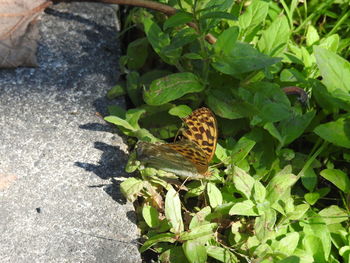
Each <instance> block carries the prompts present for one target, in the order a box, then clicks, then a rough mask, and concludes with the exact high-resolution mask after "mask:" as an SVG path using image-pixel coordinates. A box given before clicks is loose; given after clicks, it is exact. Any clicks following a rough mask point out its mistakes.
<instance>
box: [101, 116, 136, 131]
mask: <svg viewBox="0 0 350 263" xmlns="http://www.w3.org/2000/svg"><path fill="white" fill-rule="evenodd" d="M104 120H105V121H108V122H110V123H113V124H115V125H117V126H121V127H123V128H125V129H127V130H130V131H136V130H137V129H136V128H134V127H133V126H131V125H130V123H128V122H127V121H126V120H124V119H122V118H119V117H117V116H107V117H104Z"/></svg>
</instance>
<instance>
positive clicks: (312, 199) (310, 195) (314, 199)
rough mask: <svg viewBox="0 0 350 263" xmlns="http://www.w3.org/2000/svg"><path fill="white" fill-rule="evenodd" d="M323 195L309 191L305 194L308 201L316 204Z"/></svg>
mask: <svg viewBox="0 0 350 263" xmlns="http://www.w3.org/2000/svg"><path fill="white" fill-rule="evenodd" d="M320 197H321V195H320V193H318V192H314V193H307V194H305V195H304V198H305V201H306V202H308V203H309V204H310V205H314V204H316V202H317V201H318V199H320Z"/></svg>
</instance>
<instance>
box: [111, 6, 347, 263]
mask: <svg viewBox="0 0 350 263" xmlns="http://www.w3.org/2000/svg"><path fill="white" fill-rule="evenodd" d="M168 4H169V5H172V6H173V7H175V8H177V9H178V10H179V11H178V12H177V13H176V14H175V15H173V16H171V17H170V18H166V17H165V16H164V15H162V14H159V13H153V12H150V11H146V10H144V9H135V10H133V12H132V13H131V14H130V15H129V18H130V20H132V21H134V23H135V24H136V27H137V28H139V30H142V31H143V32H144V35H141V37H140V38H137V39H136V40H134V41H133V42H131V43H130V44H129V45H128V47H127V51H126V55H125V56H123V57H122V58H121V68H122V69H123V72H124V73H125V83H124V87H123V88H124V90H125V92H126V93H127V94H128V96H129V98H130V100H131V102H132V104H133V105H134V108H132V109H129V110H127V111H125V110H122V109H120V108H118V107H115V106H113V107H111V108H110V112H111V116H108V117H106V118H105V119H106V120H107V121H109V122H111V123H114V124H116V125H118V126H119V127H120V130H121V131H122V132H124V133H125V134H126V135H128V136H131V137H134V138H137V139H139V140H146V141H151V142H156V141H160V140H168V139H171V138H173V137H174V136H175V135H176V133H177V131H178V129H179V127H180V125H181V121H180V118H179V117H184V116H186V115H187V114H188V113H189V108H188V106H189V107H190V108H192V109H196V108H198V107H199V106H202V105H206V107H209V108H210V109H211V110H212V111H213V112H214V113H215V114H216V116H217V119H218V124H219V131H220V139H219V142H218V146H217V150H216V157H215V158H214V162H213V163H215V164H219V165H218V166H217V167H213V168H212V171H213V174H212V176H211V177H210V178H209V179H208V180H205V181H200V180H192V181H189V182H186V183H185V184H184V185H181V182H180V181H179V180H178V179H177V177H174V178H173V179H172V180H170V181H169V178H168V177H169V174H167V173H165V172H163V171H158V170H155V169H152V168H144V167H143V166H140V163H139V162H138V161H137V160H135V154H134V153H132V154H131V156H130V160H129V163H128V165H127V171H128V172H135V171H138V173H139V174H140V175H141V178H142V179H141V178H139V177H133V178H129V179H128V180H126V181H124V182H123V183H122V185H121V189H122V191H123V193H124V194H125V196H126V197H127V198H128V200H130V201H138V202H137V207H136V209H137V212H138V214H139V226H140V228H141V230H142V234H143V236H144V237H145V238H146V241H145V243H144V244H143V246H142V247H141V251H142V252H143V251H146V250H147V249H149V248H152V249H153V250H154V251H156V252H157V253H158V254H159V260H160V261H161V262H245V261H246V262H251V261H253V260H256V261H257V262H350V243H349V242H350V234H349V220H348V219H349V192H350V181H349V177H348V174H349V163H350V150H349V149H350V115H349V109H350V64H349V62H348V61H346V60H345V59H344V58H342V57H341V56H343V57H345V58H347V57H348V56H349V48H348V43H349V39H350V38H349V36H348V35H349V30H348V27H347V25H348V24H349V22H350V21H349V19H348V17H349V14H350V13H349V12H350V10H349V7H348V3H346V1H344V2H342V1H323V2H322V3H321V4H320V3H319V1H304V2H303V3H300V2H299V1H296V0H291V1H279V3H276V2H273V1H262V0H254V1H237V2H235V3H233V1H231V0H230V1H229V0H215V1H214V0H202V1H196V0H194V1H192V0H185V1H169V2H168ZM338 17H339V18H338ZM188 25H190V26H188ZM208 34H209V35H208ZM208 36H209V37H208ZM207 40H209V42H208V41H207ZM121 86H123V84H121ZM121 86H118V88H116V90H117V91H118V89H119V91H120V89H121ZM288 86H298V87H301V88H303V89H304V90H305V91H306V92H307V93H308V94H309V100H308V105H307V106H305V105H303V104H302V103H299V102H298V101H295V100H294V101H293V98H291V97H287V95H286V93H285V92H283V90H282V88H283V87H288ZM116 93H117V94H119V93H120V92H116ZM110 94H113V92H111V93H110ZM154 120H157V122H155V121H154ZM175 187H177V188H179V189H181V190H180V191H179V192H177V191H176V190H175Z"/></svg>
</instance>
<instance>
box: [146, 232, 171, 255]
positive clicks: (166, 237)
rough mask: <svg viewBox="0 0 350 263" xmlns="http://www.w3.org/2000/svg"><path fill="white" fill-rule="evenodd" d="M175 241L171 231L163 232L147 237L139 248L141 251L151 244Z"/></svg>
mask: <svg viewBox="0 0 350 263" xmlns="http://www.w3.org/2000/svg"><path fill="white" fill-rule="evenodd" d="M175 241H176V235H175V234H173V233H163V234H159V235H155V236H153V237H151V238H149V239H148V240H147V241H146V242H145V243H144V244H143V245H142V247H141V248H140V252H141V253H143V252H145V251H146V250H147V249H149V248H150V247H151V246H153V245H155V244H157V243H159V242H169V243H174V242H175Z"/></svg>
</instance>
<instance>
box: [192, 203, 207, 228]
mask: <svg viewBox="0 0 350 263" xmlns="http://www.w3.org/2000/svg"><path fill="white" fill-rule="evenodd" d="M210 213H211V208H210V206H206V207H204V208H202V209H201V210H200V211H198V212H197V213H196V214H195V215H194V216H193V217H192V220H191V223H190V225H189V229H193V228H195V227H198V226H201V225H206V224H209V223H210V221H208V220H207V219H206V216H208V215H209V214H210Z"/></svg>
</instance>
